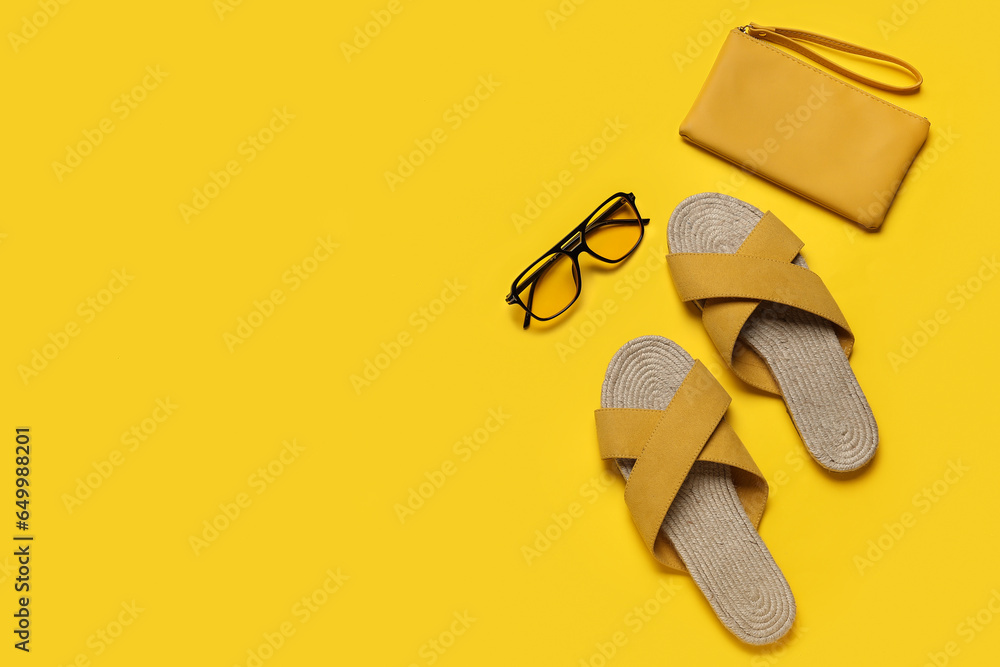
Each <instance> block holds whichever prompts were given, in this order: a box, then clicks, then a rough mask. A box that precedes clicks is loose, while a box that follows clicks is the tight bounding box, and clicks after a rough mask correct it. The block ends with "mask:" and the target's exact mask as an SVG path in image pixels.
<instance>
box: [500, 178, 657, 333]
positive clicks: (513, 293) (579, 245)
mask: <svg viewBox="0 0 1000 667" xmlns="http://www.w3.org/2000/svg"><path fill="white" fill-rule="evenodd" d="M615 199H624V200H626V201H628V203H629V205H630V206H631V207H632V210H634V211H635V213H636V215H637V216H638V219H639V222H640V223H641V224H640V225H639V238H638V239H637V240H636V242H635V245H634V246H632V248H630V249H629V251H628V252H627V253H625V254H624V255H622V256H621V257H619V258H618V259H608V258H607V257H603V256H602V255H601V254H599V253H597V252H596V251H594V249H593V248H591V247H590V246H589V245H587V231H589V230H588V229H587V226H588V225H590V224H591V223H592V222H594V219H595V218H594V216H596V215H597V214H598V213H599V212H600V211H601V209H603V208H604V207H605V206H607V205H608V204H609V203H611V202H613V201H614V200H615ZM618 208H619V207H618V206H616V207H614V208H613V209H609V210H608V211H607V212H606V213H609V214H610V213H612V212H614V211H616V210H617V209H618ZM614 220H615V219H609V222H613V221H614ZM648 224H649V218H643V217H642V215H641V214H640V213H639V209H638V207H637V206H636V205H635V195H634V194H632V193H631V192H616V193H615V194H613V195H611V196H610V197H608V198H607V199H605V200H604V201H603V202H601V205H600V206H598V207H597V208H595V209H594V211H593V212H592V213H591V214H590V215H588V216H587V217H586V218H584V220H583V222H581V223H580V224H579V225H577V226H576V227H575V228H574V229H573V230H572V231H571V232H570V233H569V234H567V235H566V236H564V237H563V238H562V240H560V241H559V242H558V243H556V244H555V245H554V246H552V247H551V248H550V249H549V250H548V251H547V252H544V253H542V254H541V256H539V258H538V259H536V260H535V261H534V262H532V263H531V264H529V265H528V268H526V269H525V270H524V271H522V272H521V273H520V274H519V275H518V276H517V278H515V279H514V282H513V283H511V286H510V292H509V293H508V294H507V297H506V301H507V303H509V304H511V305H514V304H517V305H519V306H521V308H523V309H524V327H523V328H525V329H527V328H528V325H529V324H530V323H531V318H535V319H536V320H538V321H539V322H547V321H549V320H553V319H555V318H557V317H559V316H560V315H562V314H563V313H565V312H566V311H567V310H569V308H570V306H572V305H573V304H574V303H576V300H577V299H579V298H580V292H581V291H582V290H583V280H582V279H581V277H580V253H582V252H586V253H587V254H588V255H590V256H591V257H593V258H594V259H597V260H599V261H601V262H605V263H607V264H618V263H619V262H624V261H625V260H626V259H628V258H629V256H630V255H631V254H632V253H633V252H635V249H636V248H638V247H639V244H640V243H642V239H643V236H645V231H646V225H648ZM574 241H575V243H573V242H574ZM549 255H553V256H556V255H566V256H567V257H569V258H570V260H572V262H573V272H574V277H575V282H576V294H575V295H574V296H573V299H572V300H571V301H570V302H569V303H568V304H566V307H565V308H563V309H562V310H560V311H559V312H558V313H556V314H555V315H550V316H549V317H539V316H538V315H535V314H534V313H532V312H531V296H529V298H528V303H524V302H523V301H522V300H521V296H520V294H519V293H518V290H517V286H518V283H520V282H521V279H522V278H524V277H525V276H526V275H527V274H528V272H529V271H531V270H532V269H535V272H534V274H533V275H532V276H529V278H528V282H527V283H526V284H525V287H523V288H522V289H521V290H520V291H521V292H523V291H524V290H525V289H528V290H530V292H531V295H533V294H534V284H533V283H534V282H535V281H536V280H537V279H538V278H537V277H538V276H539V275H540V274H541V272H542V271H543V270H544V269H545V268H546V267H547V266H548V265H549V264H550V263H551V262H546V263H545V264H544V265H542V266H537V265H538V263H539V262H541V261H542V260H543V259H545V258H546V257H548V256H549ZM536 267H537V268H536Z"/></svg>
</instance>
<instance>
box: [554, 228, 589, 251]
mask: <svg viewBox="0 0 1000 667" xmlns="http://www.w3.org/2000/svg"><path fill="white" fill-rule="evenodd" d="M583 245H584V242H583V232H582V231H577V232H574V233H573V235H572V236H570V237H569V238H568V239H566V243H563V244H562V245H561V246H560V249H562V250H563V251H564V252H565V253H567V254H569V255H571V256H572V255H576V254H579V252H576V253H574V252H573V251H574V250H577V251H578V250H579V249H580V248H581V247H582V246H583Z"/></svg>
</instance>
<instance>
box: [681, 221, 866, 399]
mask: <svg viewBox="0 0 1000 667" xmlns="http://www.w3.org/2000/svg"><path fill="white" fill-rule="evenodd" d="M802 246H803V243H802V241H801V240H799V238H798V237H797V236H796V235H795V234H794V233H793V232H792V231H791V230H790V229H788V227H786V226H785V224H784V223H783V222H781V220H779V219H778V218H777V216H775V215H774V214H773V213H771V212H770V211H768V212H767V213H765V214H764V217H763V218H761V220H760V222H759V223H757V226H756V227H755V228H754V229H753V231H752V232H750V235H749V236H747V238H746V240H744V242H743V245H741V246H740V248H739V249H738V250H737V251H736V252H735V253H671V254H669V255H667V265H668V266H669V267H670V273H671V275H672V276H673V278H674V284H675V285H676V287H677V292H678V294H679V295H680V297H681V299H683V300H684V301H692V302H694V303H695V304H696V305H697V306H698V307H699V308H700V309H701V311H702V315H701V319H702V322H703V324H704V325H705V329H706V330H707V331H708V335H709V336H710V337H711V339H712V342H714V343H715V347H716V348H717V349H718V350H719V353H720V354H721V355H722V358H723V359H725V360H726V363H728V364H729V366H730V368H732V369H733V372H734V373H736V374H737V375H738V376H739V377H740V379H742V380H743V381H744V382H746V383H748V384H751V385H753V386H755V387H757V388H758V389H763V390H764V391H767V392H770V393H772V394H778V395H779V396H780V395H781V389H780V387H779V386H778V383H777V382H776V381H775V379H774V376H773V375H772V374H771V371H770V369H769V368H768V366H767V364H766V363H765V362H764V360H763V359H761V358H760V357H759V355H758V354H757V353H756V352H755V351H754V350H753V349H752V348H750V347H749V346H747V345H737V344H736V342H737V339H738V338H739V335H740V330H741V329H743V325H744V324H746V321H747V320H748V319H749V318H750V316H751V315H752V314H753V313H754V311H755V310H756V309H757V306H759V305H760V303H761V302H762V301H772V302H774V303H779V304H784V305H786V306H791V307H793V308H799V309H801V310H804V311H807V312H810V313H813V314H814V315H818V316H819V317H822V318H824V319H826V320H829V321H830V322H832V323H833V325H834V328H835V329H836V331H837V337H838V338H839V339H840V345H841V347H842V348H844V354H846V355H848V356H850V354H851V348H852V347H853V345H854V334H852V333H851V328H850V327H849V326H848V324H847V320H846V319H845V318H844V314H843V313H841V312H840V308H839V307H838V306H837V303H836V301H834V300H833V297H832V296H831V295H830V291H829V290H828V289H827V288H826V285H824V284H823V281H822V280H821V279H820V277H819V276H817V275H816V274H815V273H813V272H812V271H810V270H809V269H806V268H804V267H801V266H798V265H796V264H792V260H793V259H795V256H796V255H798V254H799V251H800V250H801V249H802Z"/></svg>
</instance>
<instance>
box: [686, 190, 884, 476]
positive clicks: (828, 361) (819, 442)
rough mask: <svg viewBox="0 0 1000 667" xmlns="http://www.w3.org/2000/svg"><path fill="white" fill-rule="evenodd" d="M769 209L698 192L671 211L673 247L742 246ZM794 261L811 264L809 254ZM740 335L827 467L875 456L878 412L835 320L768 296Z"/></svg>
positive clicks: (852, 465)
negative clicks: (807, 259)
mask: <svg viewBox="0 0 1000 667" xmlns="http://www.w3.org/2000/svg"><path fill="white" fill-rule="evenodd" d="M763 215H764V214H763V212H762V211H760V210H759V209H757V208H755V207H754V206H751V205H750V204H748V203H746V202H744V201H741V200H739V199H736V198H735V197H730V196H729V195H724V194H720V193H716V192H705V193H702V194H697V195H693V196H691V197H688V198H687V199H685V200H684V201H682V202H681V203H680V204H678V205H677V208H676V209H674V212H673V214H672V215H671V216H670V222H669V223H668V226H667V241H668V243H669V246H670V251H671V252H715V253H735V252H736V251H737V250H738V249H739V247H740V245H741V244H742V243H743V241H744V240H745V239H746V237H747V236H749V234H750V232H751V231H752V230H753V228H754V227H755V226H756V225H757V223H758V222H760V219H761V218H762V217H763ZM794 263H795V264H798V265H799V266H802V267H806V268H808V267H807V265H806V262H805V260H804V259H803V258H802V255H797V256H796V257H795V260H794ZM740 342H742V343H743V344H745V345H748V346H750V347H751V348H752V349H753V350H754V351H756V352H757V354H759V355H760V356H761V358H763V359H764V361H765V363H767V365H768V367H769V368H770V369H771V373H772V374H773V375H774V378H775V380H777V382H778V386H779V387H780V388H781V393H782V395H783V396H784V399H785V405H786V406H787V408H788V414H789V415H790V416H791V418H792V422H793V423H794V424H795V428H796V429H798V432H799V435H800V437H801V438H802V441H803V442H804V443H805V445H806V448H807V449H808V450H809V453H810V454H811V455H812V457H813V458H814V459H815V460H816V461H817V462H818V463H819V464H820V465H821V466H823V467H824V468H826V469H828V470H833V471H835V472H846V471H850V470H857V469H858V468H860V467H862V466H864V465H865V464H866V463H868V462H869V461H870V460H871V459H872V457H873V456H875V451H876V449H877V448H878V425H877V424H876V423H875V415H873V414H872V409H871V407H870V406H869V405H868V400H867V399H866V398H865V394H864V392H863V391H862V390H861V386H860V385H859V384H858V379H857V378H856V377H855V376H854V371H853V370H852V369H851V364H850V362H849V361H848V359H847V357H846V355H844V352H843V348H841V347H840V343H839V341H838V340H837V334H836V331H835V330H834V328H833V325H832V324H830V323H829V322H828V321H826V320H824V319H823V318H821V317H818V316H816V315H813V314H812V313H807V312H805V311H803V310H799V309H798V308H792V307H789V306H785V305H783V304H777V303H772V302H769V301H768V302H764V303H762V304H761V305H760V306H758V307H757V309H756V310H755V311H754V314H753V315H751V316H750V319H748V320H747V322H746V324H745V325H744V326H743V330H742V331H741V332H740V337H739V340H738V341H737V345H739V344H740Z"/></svg>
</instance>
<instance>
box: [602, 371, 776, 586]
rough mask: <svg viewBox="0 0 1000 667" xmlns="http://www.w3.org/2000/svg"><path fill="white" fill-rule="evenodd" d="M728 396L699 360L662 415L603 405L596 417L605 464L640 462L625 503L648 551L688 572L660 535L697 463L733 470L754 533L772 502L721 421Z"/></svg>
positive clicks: (743, 450)
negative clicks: (765, 505) (661, 526)
mask: <svg viewBox="0 0 1000 667" xmlns="http://www.w3.org/2000/svg"><path fill="white" fill-rule="evenodd" d="M730 400H731V399H730V398H729V394H727V393H726V390H725V389H723V387H722V385H721V384H719V382H718V380H716V379H715V377H714V376H713V375H712V374H711V373H710V372H709V370H708V369H707V368H705V366H704V365H703V364H702V363H701V362H700V361H695V362H694V366H692V367H691V370H690V371H689V372H688V374H687V376H686V377H685V378H684V382H683V383H681V386H680V388H679V389H678V390H677V393H676V394H674V397H673V399H671V401H670V404H669V405H667V407H666V408H665V409H664V410H643V409H638V408H601V409H600V410H597V411H596V412H595V416H596V419H597V441H598V444H599V446H600V450H601V458H603V459H635V465H634V466H633V467H632V473H631V475H629V479H628V482H627V483H626V485H625V503H626V505H628V508H629V512H630V513H631V514H632V520H633V521H634V522H635V525H636V527H637V528H638V529H639V534H640V535H641V536H642V539H643V541H644V542H645V543H646V547H647V548H648V549H649V551H650V552H651V553H652V554H653V556H654V557H655V558H656V559H657V560H658V561H660V562H661V563H663V564H664V565H666V566H668V567H672V568H674V569H677V570H681V571H685V572H686V571H687V568H686V567H685V566H684V563H683V562H682V561H681V559H680V556H679V555H678V554H677V551H676V550H675V549H674V547H673V545H672V544H671V543H670V540H669V539H667V538H666V537H665V536H664V535H663V534H662V533H661V531H660V525H661V524H662V523H663V519H664V517H665V516H666V515H667V510H668V509H670V505H671V503H673V501H674V498H675V496H676V495H677V491H678V490H679V489H680V487H681V484H682V483H683V482H684V478H685V477H687V475H688V472H689V471H690V470H691V467H692V466H693V465H694V463H695V461H711V462H715V463H721V464H725V465H728V466H730V467H731V473H732V478H733V483H734V484H735V485H736V491H737V493H738V495H739V498H740V502H741V503H742V504H743V507H744V509H745V510H746V513H747V516H748V517H749V518H750V521H751V522H752V523H753V525H754V527H755V528H756V527H757V526H758V525H759V524H760V518H761V516H762V514H763V512H764V504H765V502H767V481H766V480H765V479H764V476H763V475H762V474H761V472H760V470H759V469H758V468H757V465H756V464H755V463H754V462H753V459H752V458H751V457H750V453H749V452H747V450H746V448H745V447H744V446H743V443H742V442H740V439H739V437H738V436H737V435H736V433H735V431H733V428H732V427H731V426H730V425H729V424H728V423H727V422H726V421H725V420H724V419H723V418H722V417H723V415H724V414H725V412H726V409H727V408H728V407H729V402H730Z"/></svg>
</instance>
